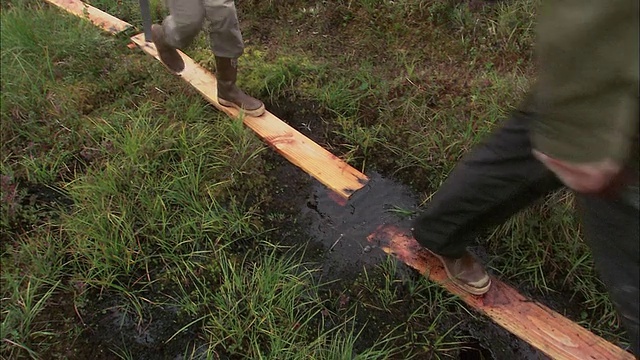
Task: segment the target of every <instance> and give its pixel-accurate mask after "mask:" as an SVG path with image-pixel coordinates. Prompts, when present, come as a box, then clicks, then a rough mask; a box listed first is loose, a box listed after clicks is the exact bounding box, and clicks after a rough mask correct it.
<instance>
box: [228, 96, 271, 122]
mask: <svg viewBox="0 0 640 360" xmlns="http://www.w3.org/2000/svg"><path fill="white" fill-rule="evenodd" d="M218 102H219V103H220V105H222V106H226V107H232V108H235V109H238V110H239V111H243V112H244V113H245V114H246V115H249V116H253V117H260V116H262V114H264V112H265V108H264V104H262V105H261V106H260V107H259V108H257V109H253V110H247V109H243V108H241V107H240V106H238V105H236V104H235V103H233V102H231V101H229V100H225V99H222V98H218Z"/></svg>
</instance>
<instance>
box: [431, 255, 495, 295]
mask: <svg viewBox="0 0 640 360" xmlns="http://www.w3.org/2000/svg"><path fill="white" fill-rule="evenodd" d="M432 254H433V255H435V256H436V257H437V258H438V259H440V261H441V262H442V265H444V270H445V271H446V272H447V276H448V277H449V279H450V280H451V282H453V283H454V284H455V285H456V286H458V287H459V288H461V289H462V290H464V291H466V292H468V293H470V294H473V295H482V294H484V293H486V292H487V291H489V287H491V278H490V277H489V274H487V271H486V270H485V269H484V267H483V266H482V264H480V262H478V260H476V258H475V257H474V256H473V255H471V253H470V252H468V251H465V253H464V255H462V257H460V258H457V259H454V258H448V257H445V256H440V255H437V254H434V253H432Z"/></svg>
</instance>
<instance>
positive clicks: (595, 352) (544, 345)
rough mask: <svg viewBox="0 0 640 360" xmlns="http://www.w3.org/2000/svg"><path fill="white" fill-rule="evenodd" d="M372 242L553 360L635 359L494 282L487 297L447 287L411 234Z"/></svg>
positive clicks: (397, 232)
mask: <svg viewBox="0 0 640 360" xmlns="http://www.w3.org/2000/svg"><path fill="white" fill-rule="evenodd" d="M368 240H369V241H370V242H372V243H374V244H376V245H378V246H379V247H380V248H381V249H383V250H384V251H385V252H386V253H387V254H390V255H393V256H395V257H397V258H398V259H399V260H401V261H403V262H404V263H406V264H407V265H409V266H411V267H412V268H414V269H416V270H418V271H419V272H420V273H421V274H423V275H425V276H428V277H429V279H431V280H432V281H435V282H437V283H439V284H441V285H442V286H444V287H445V288H446V289H447V290H449V291H450V292H452V293H454V294H456V295H458V296H459V297H460V298H461V299H462V300H463V301H464V302H465V303H467V304H468V305H469V306H471V307H472V308H474V309H476V310H478V311H479V312H481V313H483V314H485V315H486V316H488V317H489V318H491V319H492V320H493V321H494V322H496V323H497V324H498V325H500V326H502V327H504V328H505V329H507V330H508V331H510V332H511V333H513V334H514V335H516V336H518V337H519V338H521V339H523V340H524V341H526V342H528V343H529V344H531V345H532V346H534V347H535V348H537V349H539V350H540V351H542V352H543V353H545V354H547V355H548V356H550V357H551V358H553V359H558V360H588V359H601V360H626V359H629V360H633V359H634V357H633V355H631V354H630V353H628V352H626V351H624V350H622V349H621V348H619V347H617V346H615V345H613V344H611V343H610V342H608V341H606V340H604V339H603V338H601V337H599V336H597V335H595V334H593V333H591V332H590V331H588V330H586V329H584V328H583V327H581V326H580V325H578V324H576V323H574V322H573V321H571V320H569V319H567V318H565V317H564V316H562V315H560V314H559V313H557V312H555V311H553V310H551V309H549V308H547V307H546V306H544V305H542V304H540V303H537V302H534V301H532V300H530V299H528V298H526V297H524V296H522V295H521V294H520V293H518V292H517V291H516V290H515V289H513V288H512V287H510V286H509V285H507V284H505V283H504V282H502V281H500V280H498V279H496V278H495V277H492V278H491V282H492V285H491V289H490V290H489V292H487V293H486V294H485V295H483V296H474V295H471V294H468V293H466V292H464V291H462V290H461V289H459V288H458V287H457V286H455V285H454V284H453V283H451V282H450V281H448V278H447V275H446V273H445V271H444V268H443V267H442V264H441V263H440V261H439V260H438V259H437V258H436V257H435V256H433V254H431V253H430V252H429V251H428V250H426V249H425V248H423V247H422V246H420V244H418V242H417V241H416V240H415V239H414V238H413V237H412V236H411V235H410V231H408V230H403V229H400V228H398V227H396V226H393V225H382V226H380V227H378V229H377V230H376V231H375V232H374V233H373V234H371V235H369V237H368Z"/></svg>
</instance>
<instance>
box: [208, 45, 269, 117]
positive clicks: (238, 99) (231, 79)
mask: <svg viewBox="0 0 640 360" xmlns="http://www.w3.org/2000/svg"><path fill="white" fill-rule="evenodd" d="M216 77H217V78H218V102H219V103H220V104H221V105H223V106H228V107H234V108H236V109H238V110H242V111H244V113H245V114H247V115H249V116H260V115H262V114H264V104H263V103H262V101H260V100H258V99H255V98H253V97H251V96H249V95H247V94H245V93H244V92H243V91H242V90H240V89H239V88H238V87H237V86H236V80H237V78H238V65H237V59H231V58H223V57H218V56H216Z"/></svg>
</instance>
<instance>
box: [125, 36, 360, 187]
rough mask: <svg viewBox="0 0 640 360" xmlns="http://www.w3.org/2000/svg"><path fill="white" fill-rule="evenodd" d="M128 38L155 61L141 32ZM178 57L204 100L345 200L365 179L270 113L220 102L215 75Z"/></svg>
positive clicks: (186, 77)
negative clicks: (257, 113)
mask: <svg viewBox="0 0 640 360" xmlns="http://www.w3.org/2000/svg"><path fill="white" fill-rule="evenodd" d="M131 40H133V42H134V43H136V44H137V45H138V46H139V47H140V48H142V50H144V51H145V52H146V53H147V54H149V55H151V56H153V57H155V58H156V59H158V60H159V58H158V53H157V51H156V48H155V46H154V45H153V43H152V42H145V40H144V34H138V35H136V36H134V37H132V38H131ZM180 56H182V59H183V60H184V63H185V69H184V70H183V71H182V72H180V73H179V74H178V76H180V77H182V78H183V79H184V80H185V81H187V82H188V83H190V84H191V85H192V86H193V87H194V88H196V90H198V91H199V92H200V93H201V94H202V95H203V96H204V97H205V98H206V99H207V101H209V102H210V103H211V104H212V105H213V106H215V107H216V108H218V109H220V110H221V111H223V112H225V113H226V114H227V115H229V116H230V117H232V118H237V117H240V116H243V121H244V124H245V125H246V126H247V127H249V128H250V129H252V130H253V131H255V132H256V133H257V134H258V136H260V137H261V138H262V139H263V140H264V141H265V142H266V143H267V144H269V145H270V146H272V147H273V148H274V149H275V150H276V151H277V152H278V153H280V154H281V155H282V156H284V157H285V158H286V159H287V160H289V161H290V162H291V163H293V164H294V165H296V166H298V167H299V168H301V169H302V170H304V171H305V172H306V173H308V174H309V175H311V176H313V177H314V178H316V179H317V180H318V181H320V183H322V184H323V185H325V186H326V187H328V188H329V189H331V190H333V191H335V192H336V193H337V194H339V195H340V196H342V197H343V198H345V199H347V198H349V197H350V196H351V195H352V194H353V193H354V192H355V191H357V190H358V189H360V188H362V187H363V186H364V185H365V184H366V183H367V182H368V181H369V179H368V178H367V177H366V176H365V175H364V174H362V173H360V172H359V171H357V170H356V169H354V168H353V167H351V166H350V165H349V164H347V163H346V162H344V161H343V160H341V159H340V158H338V157H336V156H335V155H333V154H332V153H330V152H329V151H327V150H326V149H324V148H323V147H321V146H320V145H318V144H316V143H315V142H313V141H312V140H310V139H309V138H307V137H306V136H304V135H303V134H301V133H300V132H299V131H297V130H296V129H294V128H293V127H291V126H289V125H288V124H287V123H285V122H284V121H282V120H280V119H278V118H277V117H276V116H274V115H273V114H271V113H270V112H268V111H266V112H265V114H264V115H262V116H260V117H253V116H245V115H244V114H240V112H239V111H238V110H236V109H234V108H230V107H226V106H222V105H220V103H219V102H218V90H217V87H216V78H215V76H214V75H213V74H211V73H210V72H209V71H207V70H206V69H204V68H203V67H201V66H200V65H198V64H196V63H195V62H194V61H193V60H192V59H191V58H190V57H188V56H187V55H185V54H184V53H182V52H180Z"/></svg>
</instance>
